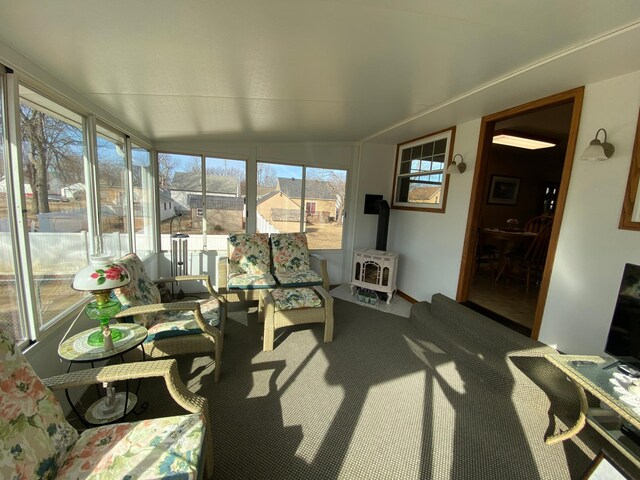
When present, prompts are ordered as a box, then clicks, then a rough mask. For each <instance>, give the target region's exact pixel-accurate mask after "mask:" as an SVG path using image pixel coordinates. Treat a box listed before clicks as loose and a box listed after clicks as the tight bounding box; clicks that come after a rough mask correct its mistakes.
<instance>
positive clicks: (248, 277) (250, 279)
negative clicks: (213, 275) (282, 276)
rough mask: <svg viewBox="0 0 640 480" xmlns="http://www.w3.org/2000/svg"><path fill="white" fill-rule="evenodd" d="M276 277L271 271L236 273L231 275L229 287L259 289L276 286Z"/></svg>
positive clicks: (228, 282)
mask: <svg viewBox="0 0 640 480" xmlns="http://www.w3.org/2000/svg"><path fill="white" fill-rule="evenodd" d="M276 285H277V283H276V279H275V278H273V275H271V274H270V273H265V274H262V273H260V274H250V273H244V274H235V275H231V276H230V277H229V280H228V281H227V288H230V289H234V288H235V289H240V290H258V289H261V288H274V287H275V286H276Z"/></svg>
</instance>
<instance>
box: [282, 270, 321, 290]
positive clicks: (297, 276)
mask: <svg viewBox="0 0 640 480" xmlns="http://www.w3.org/2000/svg"><path fill="white" fill-rule="evenodd" d="M276 279H277V280H278V282H279V283H280V285H282V286H283V287H308V286H312V285H322V277H321V276H320V275H318V274H317V273H316V272H314V271H313V270H302V271H300V272H282V273H276Z"/></svg>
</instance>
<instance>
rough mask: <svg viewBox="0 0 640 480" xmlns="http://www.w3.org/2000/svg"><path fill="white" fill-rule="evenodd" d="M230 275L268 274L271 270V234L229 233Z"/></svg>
mask: <svg viewBox="0 0 640 480" xmlns="http://www.w3.org/2000/svg"><path fill="white" fill-rule="evenodd" d="M227 249H228V254H229V275H233V274H244V273H248V274H252V275H259V274H267V273H270V272H271V257H270V252H269V235H268V234H266V233H254V234H248V233H241V234H232V235H229V238H228V240H227Z"/></svg>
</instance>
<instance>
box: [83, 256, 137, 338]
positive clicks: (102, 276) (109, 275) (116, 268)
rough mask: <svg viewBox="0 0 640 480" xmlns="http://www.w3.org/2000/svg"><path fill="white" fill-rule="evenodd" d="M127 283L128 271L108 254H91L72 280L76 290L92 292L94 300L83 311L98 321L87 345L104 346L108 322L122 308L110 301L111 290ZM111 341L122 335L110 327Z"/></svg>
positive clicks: (111, 299)
mask: <svg viewBox="0 0 640 480" xmlns="http://www.w3.org/2000/svg"><path fill="white" fill-rule="evenodd" d="M128 283H129V272H127V270H126V269H125V268H124V267H122V266H120V265H116V264H114V263H113V256H112V255H109V254H104V253H101V254H98V255H91V256H90V257H89V265H87V266H86V267H84V268H83V269H82V270H80V271H79V272H78V273H76V276H75V277H74V278H73V288H74V289H75V290H80V291H85V292H91V293H92V294H93V296H94V298H95V300H94V301H93V302H91V303H89V304H88V305H87V306H86V308H85V313H86V314H87V316H88V317H89V318H91V319H92V320H98V321H99V322H100V329H99V330H97V331H95V332H94V333H92V334H91V335H90V336H89V340H88V342H89V345H91V346H92V347H99V346H102V345H104V335H103V332H104V331H105V330H107V331H108V330H109V329H108V325H109V320H110V319H111V317H113V316H114V315H115V314H116V313H118V312H119V311H120V310H121V309H122V305H120V302H119V301H118V300H117V299H115V298H111V290H113V289H114V288H118V287H122V286H124V285H127V284H128ZM110 331H111V339H112V340H113V341H114V342H115V341H117V340H118V339H119V338H121V337H122V332H121V331H120V330H119V329H117V328H111V329H110Z"/></svg>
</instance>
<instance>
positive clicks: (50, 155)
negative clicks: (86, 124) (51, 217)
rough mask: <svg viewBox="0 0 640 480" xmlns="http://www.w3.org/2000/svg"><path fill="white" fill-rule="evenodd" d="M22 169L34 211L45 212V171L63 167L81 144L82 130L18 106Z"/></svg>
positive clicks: (46, 205)
mask: <svg viewBox="0 0 640 480" xmlns="http://www.w3.org/2000/svg"><path fill="white" fill-rule="evenodd" d="M20 123H21V125H20V126H21V132H22V152H23V168H24V174H25V178H26V179H27V180H28V181H29V184H30V186H31V192H32V193H33V200H34V205H35V210H36V212H35V213H46V212H48V211H49V174H50V173H51V174H57V173H59V172H61V171H64V170H65V164H67V163H68V162H69V161H70V159H71V158H72V157H75V156H77V151H78V149H79V148H80V147H81V146H82V132H81V131H80V130H79V129H78V128H76V127H74V126H72V125H70V124H68V123H66V122H64V121H62V120H60V119H58V118H55V117H53V116H51V115H48V114H46V113H45V112H43V111H39V110H35V109H33V108H30V107H29V106H27V105H24V104H22V105H21V106H20Z"/></svg>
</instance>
